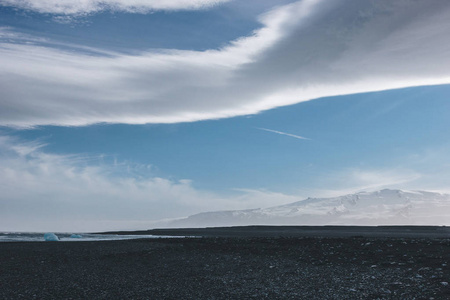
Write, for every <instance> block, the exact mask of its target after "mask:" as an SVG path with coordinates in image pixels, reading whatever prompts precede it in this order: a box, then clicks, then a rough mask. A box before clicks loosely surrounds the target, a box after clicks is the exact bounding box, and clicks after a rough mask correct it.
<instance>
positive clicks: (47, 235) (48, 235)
mask: <svg viewBox="0 0 450 300" xmlns="http://www.w3.org/2000/svg"><path fill="white" fill-rule="evenodd" d="M44 240H45V241H47V242H57V241H59V237H58V236H57V235H56V234H54V233H53V232H47V233H45V234H44Z"/></svg>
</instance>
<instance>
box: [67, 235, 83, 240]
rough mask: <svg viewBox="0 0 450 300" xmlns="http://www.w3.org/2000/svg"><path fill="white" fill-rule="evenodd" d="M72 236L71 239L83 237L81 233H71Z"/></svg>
mask: <svg viewBox="0 0 450 300" xmlns="http://www.w3.org/2000/svg"><path fill="white" fill-rule="evenodd" d="M70 238H71V239H81V238H82V236H81V235H79V234H72V235H70Z"/></svg>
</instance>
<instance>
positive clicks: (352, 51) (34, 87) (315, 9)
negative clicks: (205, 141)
mask: <svg viewBox="0 0 450 300" xmlns="http://www.w3.org/2000/svg"><path fill="white" fill-rule="evenodd" d="M0 1H1V0H0ZM9 2H11V3H12V2H14V3H16V1H9ZM9 2H8V3H9ZM22 2H23V3H34V1H33V2H31V1H20V3H22ZM47 2H48V3H56V2H54V1H40V2H36V3H41V4H42V3H47ZM78 2H79V1H77V3H78ZM116 2H117V3H119V2H120V3H122V2H121V1H116ZM194 2H195V1H194ZM194 2H190V1H188V2H186V1H173V2H167V1H152V2H148V3H194ZM3 3H6V2H5V0H3ZM17 3H19V2H17ZM58 3H59V2H58ZM68 3H71V2H68ZM79 3H91V2H89V1H83V2H79ZM93 3H100V2H93ZM111 3H113V2H111ZM114 3H115V2H114ZM120 3H119V4H117V5H119V6H120V5H121V4H120ZM123 3H125V1H124V2H123ZM123 3H122V4H123ZM126 3H134V5H138V4H142V3H144V1H133V2H126ZM195 3H197V2H195ZM198 3H203V2H201V1H200V2H198ZM204 3H213V2H211V1H206V2H205V1H204ZM214 3H216V2H214ZM30 5H31V4H30ZM42 5H43V4H42ZM86 5H88V4H86ZM130 5H131V4H130ZM155 5H156V4H155ZM449 19H450V2H449V1H440V0H419V1H415V0H414V1H413V0H402V1H400V0H398V1H392V0H379V1H360V0H340V1H324V0H314V1H312V0H305V1H299V2H295V3H292V4H289V5H285V6H281V7H278V8H276V9H274V10H272V11H270V12H268V13H266V14H265V15H263V16H261V17H260V22H261V28H260V29H258V30H256V31H254V32H253V33H252V34H251V35H250V36H247V37H242V38H240V39H237V40H235V41H231V42H230V43H229V44H228V45H226V46H225V47H223V48H221V49H211V50H207V51H180V50H174V49H166V50H160V51H157V52H155V51H146V52H142V53H139V54H134V55H129V54H123V53H110V54H108V55H103V54H98V53H101V52H102V51H100V50H99V51H93V50H90V52H91V53H89V54H86V53H85V52H80V51H73V50H71V51H64V50H61V49H58V48H59V47H58V45H56V46H52V45H51V43H50V41H47V44H39V45H33V44H27V43H26V41H25V42H24V41H22V43H20V44H18V43H15V42H14V41H13V42H9V41H8V39H3V40H2V42H1V43H0V65H1V66H2V67H1V68H0V125H8V126H34V125H44V124H55V125H75V126H77V125H87V124H93V123H100V122H107V123H129V124H144V123H177V122H192V121H198V120H207V119H218V118H226V117H233V116H238V115H248V114H255V113H258V112H261V111H263V110H267V109H272V108H275V107H279V106H284V105H290V104H294V103H299V102H302V101H308V100H311V99H315V98H319V97H324V96H333V95H343V94H351V93H359V92H368V91H379V90H386V89H394V88H402V87H408V86H419V85H435V84H447V83H450V41H448V39H447V38H446V37H447V35H448V32H450V22H448V20H449ZM8 32H9V33H10V34H12V31H11V29H8ZM96 52H98V53H96Z"/></svg>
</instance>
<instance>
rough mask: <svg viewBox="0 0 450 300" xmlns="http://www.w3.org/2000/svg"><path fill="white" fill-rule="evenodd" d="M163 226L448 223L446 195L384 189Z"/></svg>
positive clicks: (218, 213) (196, 217)
mask: <svg viewBox="0 0 450 300" xmlns="http://www.w3.org/2000/svg"><path fill="white" fill-rule="evenodd" d="M166 225H167V227H210V226H237V225H450V195H449V194H440V193H433V192H424V191H403V190H389V189H384V190H381V191H376V192H361V193H356V194H350V195H345V196H340V197H333V198H308V199H305V200H302V201H298V202H294V203H290V204H286V205H280V206H275V207H269V208H262V209H261V208H257V209H247V210H231V211H216V212H204V213H199V214H195V215H192V216H189V217H187V218H183V219H177V220H172V221H170V222H169V223H168V224H166Z"/></svg>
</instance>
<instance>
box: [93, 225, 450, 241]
mask: <svg viewBox="0 0 450 300" xmlns="http://www.w3.org/2000/svg"><path fill="white" fill-rule="evenodd" d="M96 234H117V235H154V236H200V237H368V238H390V237H391V238H438V239H439V238H443V239H446V238H450V227H448V226H334V225H333V226H331V225H330V226H328V225H327V226H263V225H251V226H230V227H207V228H160V229H149V230H137V231H108V232H98V233H96Z"/></svg>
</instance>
